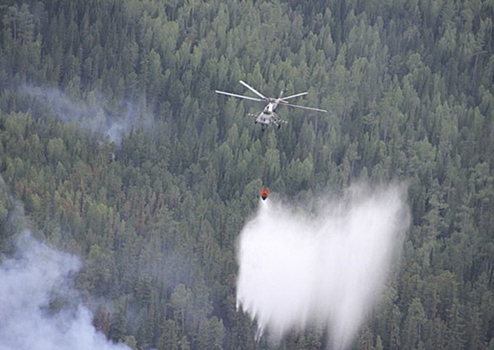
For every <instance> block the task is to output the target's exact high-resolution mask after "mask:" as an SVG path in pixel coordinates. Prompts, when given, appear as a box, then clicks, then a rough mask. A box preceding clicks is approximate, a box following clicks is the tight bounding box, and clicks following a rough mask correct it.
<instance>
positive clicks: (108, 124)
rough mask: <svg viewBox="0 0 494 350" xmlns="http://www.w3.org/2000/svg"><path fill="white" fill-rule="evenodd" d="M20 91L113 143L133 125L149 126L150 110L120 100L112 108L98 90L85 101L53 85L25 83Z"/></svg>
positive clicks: (150, 122)
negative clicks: (40, 85) (28, 84)
mask: <svg viewBox="0 0 494 350" xmlns="http://www.w3.org/2000/svg"><path fill="white" fill-rule="evenodd" d="M23 91H24V92H25V93H26V94H28V95H29V96H31V97H35V98H36V101H37V102H38V103H39V104H41V105H43V106H46V107H49V108H50V109H51V110H52V111H53V113H54V114H56V115H58V116H59V117H60V119H62V120H63V121H66V122H70V121H72V122H78V123H79V124H81V126H82V127H83V128H85V129H87V130H90V131H92V132H101V133H103V134H104V135H107V136H108V137H109V138H110V140H111V141H112V142H115V143H116V144H120V141H121V139H122V136H123V135H125V134H128V133H129V132H130V130H131V128H132V127H143V128H144V129H150V128H151V125H152V117H151V114H149V113H147V112H143V111H140V110H139V109H138V108H137V107H136V106H135V105H134V104H132V103H122V106H120V107H119V111H115V110H112V109H111V108H109V107H108V102H107V101H105V99H104V98H103V97H102V96H101V95H98V94H94V93H93V94H92V95H91V96H90V97H89V98H88V99H87V100H85V101H84V100H81V99H77V98H74V97H71V96H69V95H67V94H66V93H64V92H63V91H61V90H59V89H56V88H46V87H39V86H38V87H37V86H24V87H23Z"/></svg>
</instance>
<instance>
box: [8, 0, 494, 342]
mask: <svg viewBox="0 0 494 350" xmlns="http://www.w3.org/2000/svg"><path fill="white" fill-rule="evenodd" d="M493 17H494V5H493V4H492V2H488V1H463V2H457V1H456V2H455V1H452V0H446V1H435V0H430V1H413V0H411V1H380V0H376V1H316V2H314V1H312V2H300V1H236V0H234V1H227V2H225V1H207V2H204V1H187V2H184V1H165V2H161V1H144V2H143V1H138V0H124V1H120V0H109V1H94V0H87V1H60V0H52V1H30V0H25V1H21V2H15V1H6V2H5V1H4V4H2V5H0V170H1V174H2V177H3V179H4V180H5V183H6V185H7V187H8V189H9V190H10V192H12V193H13V194H14V196H15V197H16V198H17V199H19V200H21V201H22V203H24V206H25V209H26V214H27V216H28V218H29V221H30V226H32V227H33V229H34V230H35V231H36V233H37V234H38V235H40V236H44V237H45V238H46V239H47V240H48V241H49V242H51V243H52V244H53V245H54V246H56V247H57V248H59V249H62V250H65V251H69V252H72V253H74V254H77V255H79V256H81V257H82V259H83V261H84V268H83V270H82V271H81V273H80V275H79V276H78V279H77V284H78V287H79V288H80V289H81V290H84V291H86V292H87V293H89V294H90V295H92V296H94V297H105V298H107V299H108V301H109V303H110V304H111V307H109V308H108V309H107V308H106V306H103V305H95V307H94V309H95V316H94V324H95V326H96V327H97V329H99V330H101V331H103V332H104V333H105V334H107V335H108V336H109V337H110V338H111V339H113V340H115V341H123V342H127V343H128V344H129V345H131V346H133V347H134V348H136V349H137V348H138V349H144V348H157V349H187V348H191V349H220V348H224V349H244V348H245V349H253V348H267V347H269V346H268V344H267V343H266V341H265V340H262V341H261V342H260V343H256V342H255V341H254V332H255V325H252V324H251V322H250V321H249V320H248V318H247V316H246V315H245V314H243V313H242V312H241V311H237V310H236V309H235V276H236V272H237V266H236V261H235V249H236V245H235V244H236V237H237V236H238V234H239V232H240V230H241V228H242V226H243V225H244V223H245V221H246V220H247V218H249V216H250V215H252V213H253V211H254V210H255V207H256V205H257V193H258V191H259V189H260V187H261V186H262V185H263V184H267V185H268V186H269V187H270V189H271V190H272V191H274V192H278V193H282V194H283V195H285V196H288V197H290V198H293V199H295V200H301V201H304V200H309V201H310V200H311V198H312V195H313V194H314V193H319V192H320V191H327V190H328V189H329V190H330V191H332V192H335V193H337V192H340V191H342V190H343V189H344V188H345V187H347V186H348V185H349V184H350V183H352V182H353V181H355V180H356V179H364V180H367V181H369V182H370V183H371V184H380V183H387V182H389V181H392V180H401V181H407V182H408V183H409V203H410V206H411V211H412V218H413V224H412V228H411V230H410V232H409V235H408V237H407V241H406V243H405V249H404V257H403V266H402V269H401V270H399V271H396V274H395V279H393V281H391V282H390V284H389V286H388V287H387V290H386V293H385V297H384V302H383V304H382V306H381V308H380V309H379V310H377V311H376V313H375V315H374V316H373V317H372V318H371V319H370V320H369V322H368V323H367V324H366V325H365V326H364V327H363V328H362V332H361V334H360V336H359V339H358V340H357V341H356V342H355V344H354V348H356V349H415V348H422V349H432V348H434V349H455V348H457V349H464V348H469V349H483V348H489V347H490V348H492V347H493V344H494V331H493V329H494V308H493V306H492V305H493V302H492V300H493V298H494V296H493V292H492V290H493V287H494V237H493V232H494V171H493V170H494V120H493V117H494V89H493V81H494V41H493V40H494V39H493V38H494V24H493ZM240 79H242V80H245V81H247V82H248V83H249V84H251V85H253V86H254V87H256V88H258V89H259V90H260V91H262V92H263V93H265V94H267V95H270V96H271V95H277V94H278V93H279V91H280V90H281V89H284V90H285V93H286V94H291V93H296V92H299V91H306V90H308V91H309V92H310V93H309V95H308V96H307V98H306V100H307V101H306V103H307V105H314V106H320V107H321V108H325V109H328V110H329V111H330V113H328V114H327V115H326V114H320V115H313V114H311V113H307V112H306V111H302V110H288V109H284V108H283V107H281V108H280V111H279V112H280V114H281V115H282V116H283V117H284V118H286V119H289V123H288V124H287V125H285V126H284V127H283V128H282V129H281V130H279V131H275V130H272V129H268V130H267V131H266V132H264V133H262V132H261V131H260V130H259V129H257V128H255V127H254V125H253V123H252V120H251V119H249V118H247V117H245V115H246V114H247V113H249V112H256V111H258V110H259V109H260V108H262V106H259V105H256V104H254V103H251V102H248V101H240V100H235V99H233V98H232V99H230V98H225V97H221V96H217V95H216V94H214V89H221V90H226V91H233V92H235V93H244V89H243V88H242V87H241V86H240V85H239V84H238V80H240ZM33 89H34V90H33ZM36 89H38V90H36ZM33 91H38V92H37V93H35V92H33ZM40 91H41V92H40ZM55 96H57V97H55ZM54 101H55V102H54ZM57 101H58V102H57ZM61 101H68V104H67V105H64V106H60V105H55V104H61ZM81 110H89V112H84V113H85V114H84V113H82V112H81ZM81 113H82V114H81ZM79 114H81V115H83V114H84V118H85V119H84V120H80V119H81V118H80V117H78V115H79ZM116 123H120V124H121V125H124V124H125V125H126V126H127V128H126V129H125V131H124V133H123V135H122V137H121V139H118V140H117V141H115V142H112V139H110V137H109V136H108V135H105V131H106V130H108V128H109V127H110V126H111V125H116ZM90 124H94V125H97V126H98V127H96V128H95V127H94V126H88V125H90ZM95 130H98V132H94V131H95ZM99 131H102V132H99ZM2 193H4V192H2ZM0 197H1V198H3V199H1V200H0V238H1V239H0V249H1V251H2V253H12V249H13V247H12V241H11V240H10V236H11V235H13V233H14V232H17V231H18V230H19V225H20V224H19V223H16V222H15V220H14V219H13V215H12V213H13V212H14V211H15V210H19V209H18V206H16V205H15V203H13V201H12V200H11V199H9V197H8V196H7V195H6V194H5V193H4V194H3V195H2V196H0ZM16 217H17V216H16ZM325 341H327V340H326V339H325V336H324V335H323V334H321V332H320V331H319V330H314V329H310V330H308V331H307V332H305V333H301V334H290V335H289V336H288V337H287V339H286V340H285V341H283V342H282V343H281V344H280V348H282V349H284V348H299V349H309V348H310V349H313V348H324V346H325V344H324V343H325Z"/></svg>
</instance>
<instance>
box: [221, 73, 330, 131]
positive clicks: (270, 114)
mask: <svg viewBox="0 0 494 350" xmlns="http://www.w3.org/2000/svg"><path fill="white" fill-rule="evenodd" d="M240 84H242V85H243V86H245V87H246V88H247V89H249V90H250V91H252V92H253V93H254V94H256V95H257V96H258V97H250V96H243V95H237V94H232V93H231V92H225V91H219V90H215V92H216V93H217V94H222V95H227V96H232V97H237V98H243V99H245V100H250V101H256V102H264V103H266V102H267V105H266V107H264V109H263V110H262V111H261V112H260V113H259V114H248V115H249V116H251V117H255V118H256V119H255V121H254V123H255V124H261V126H262V131H264V130H265V129H266V127H267V126H269V125H270V124H274V125H276V126H277V127H278V129H279V128H280V127H281V124H282V123H287V121H286V120H283V119H280V117H279V116H278V113H276V108H277V107H278V105H282V106H287V107H295V108H302V109H308V110H310V111H316V112H325V113H327V112H328V111H326V110H324V109H319V108H313V107H304V106H298V105H294V104H290V103H288V102H287V100H289V99H292V98H295V97H300V96H304V95H307V94H308V92H301V93H298V94H295V95H291V96H287V97H283V90H281V92H280V96H279V97H278V98H273V97H266V96H264V95H263V94H261V93H260V92H259V91H257V90H256V89H254V88H253V87H252V86H250V85H249V84H247V83H246V82H244V81H242V80H240Z"/></svg>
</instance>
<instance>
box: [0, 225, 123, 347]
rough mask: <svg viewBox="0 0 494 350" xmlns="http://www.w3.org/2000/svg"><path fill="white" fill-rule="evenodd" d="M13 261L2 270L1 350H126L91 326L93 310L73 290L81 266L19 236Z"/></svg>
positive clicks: (76, 260) (2, 266)
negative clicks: (74, 280) (75, 277)
mask: <svg viewBox="0 0 494 350" xmlns="http://www.w3.org/2000/svg"><path fill="white" fill-rule="evenodd" d="M17 245H18V251H17V257H16V258H15V259H9V260H3V261H2V264H1V267H0V349H2V350H58V349H60V350H62V349H63V350H66V349H73V350H93V349H94V350H116V349H118V350H124V349H129V348H128V347H127V346H125V345H122V344H113V343H111V342H109V341H108V340H107V339H106V338H105V336H104V335H103V334H102V333H100V332H97V331H96V329H95V328H94V327H93V325H92V323H91V320H92V315H91V312H90V311H89V310H88V309H87V308H86V307H84V306H83V305H82V304H81V303H80V302H79V299H78V297H77V293H76V292H75V291H74V290H73V289H72V288H71V287H70V284H71V281H72V278H73V277H74V275H75V274H76V273H77V271H78V270H79V268H80V265H81V263H80V262H79V260H78V259H77V258H75V257H74V256H71V255H69V254H65V253H61V252H57V251H55V250H53V249H51V248H49V247H48V246H46V245H44V244H42V243H39V242H37V241H36V240H34V239H33V238H31V236H30V235H29V234H28V233H25V234H23V235H21V236H20V238H19V240H18V243H17Z"/></svg>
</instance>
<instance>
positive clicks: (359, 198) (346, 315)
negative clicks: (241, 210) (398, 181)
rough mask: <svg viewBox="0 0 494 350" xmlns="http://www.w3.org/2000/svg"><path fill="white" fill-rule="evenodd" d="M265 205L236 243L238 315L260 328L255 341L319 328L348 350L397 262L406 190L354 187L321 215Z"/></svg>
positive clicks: (406, 212) (325, 205) (405, 216)
mask: <svg viewBox="0 0 494 350" xmlns="http://www.w3.org/2000/svg"><path fill="white" fill-rule="evenodd" d="M268 202H269V203H268ZM322 202H324V201H322ZM322 202H321V203H322ZM261 203H262V205H260V207H259V211H258V213H257V214H256V216H255V217H254V218H253V219H252V220H251V221H250V222H248V223H247V224H246V226H245V227H244V229H243V230H242V232H241V234H240V237H239V241H238V257H237V258H238V263H239V276H238V280H237V307H242V309H243V310H244V311H246V312H247V313H248V314H249V315H250V317H251V318H252V319H253V320H254V319H255V320H257V325H258V334H257V336H258V337H259V336H261V335H262V334H263V333H264V332H266V331H267V333H269V337H270V339H271V340H273V341H279V340H280V339H281V338H282V337H283V335H284V334H286V333H287V332H288V331H290V330H303V329H304V328H306V327H307V326H308V325H318V326H323V327H327V329H328V331H329V333H328V334H329V337H330V345H331V347H332V348H334V349H341V350H343V349H347V348H349V347H350V346H351V344H352V341H353V339H354V337H355V335H356V333H357V331H358V329H359V327H360V325H361V324H362V322H363V321H364V319H365V316H366V315H367V314H368V313H369V311H370V310H371V308H372V306H373V305H374V303H375V301H376V300H377V299H378V298H377V297H378V295H379V293H380V292H381V291H382V288H383V286H384V284H385V282H386V278H387V277H388V274H389V271H390V269H391V266H392V264H393V262H394V261H395V260H396V258H397V257H398V256H399V252H400V250H401V244H400V243H402V239H403V237H404V233H405V232H406V230H407V228H408V226H409V222H410V220H409V209H408V205H407V204H406V189H405V188H404V186H391V187H389V188H385V189H381V190H376V191H370V190H368V189H366V188H364V187H363V186H355V187H352V188H351V189H349V190H348V191H347V194H346V195H345V196H343V197H342V198H340V199H339V200H336V201H329V200H328V201H325V203H322V204H320V205H319V208H318V210H317V213H316V214H314V213H307V212H305V213H304V212H303V211H301V210H298V211H297V210H295V209H290V208H288V207H287V206H286V205H283V204H281V203H277V202H272V201H266V202H263V201H261Z"/></svg>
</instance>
